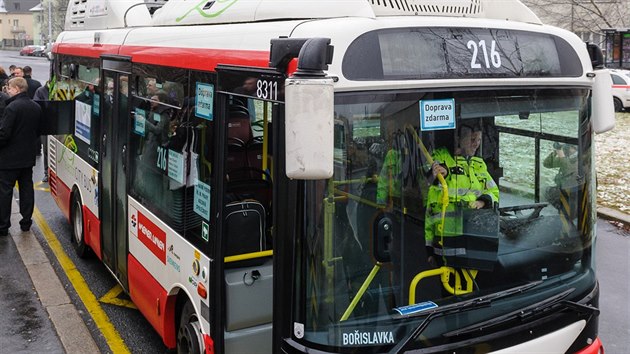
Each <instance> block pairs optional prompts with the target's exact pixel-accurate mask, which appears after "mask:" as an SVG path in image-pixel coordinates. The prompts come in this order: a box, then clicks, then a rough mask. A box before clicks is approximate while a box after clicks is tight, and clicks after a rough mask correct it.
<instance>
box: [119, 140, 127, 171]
mask: <svg viewBox="0 0 630 354" xmlns="http://www.w3.org/2000/svg"><path fill="white" fill-rule="evenodd" d="M120 158H122V168H123V172H126V171H127V163H126V162H127V144H125V145H123V146H122V154H121V155H120Z"/></svg>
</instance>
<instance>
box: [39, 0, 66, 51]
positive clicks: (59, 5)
mask: <svg viewBox="0 0 630 354" xmlns="http://www.w3.org/2000/svg"><path fill="white" fill-rule="evenodd" d="M49 4H50V14H49V13H48V11H49V7H48V5H49ZM67 7H68V1H67V0H43V1H42V10H43V14H42V15H43V21H42V31H43V32H44V33H46V37H48V23H49V20H50V25H51V26H50V29H51V32H52V33H51V38H49V40H50V41H54V40H55V39H56V38H57V36H58V35H59V33H61V32H62V31H63V29H64V25H65V18H66V9H67Z"/></svg>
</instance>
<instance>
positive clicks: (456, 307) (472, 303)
mask: <svg viewBox="0 0 630 354" xmlns="http://www.w3.org/2000/svg"><path fill="white" fill-rule="evenodd" d="M540 283H542V280H538V281H533V282H529V283H527V284H524V285H520V286H517V287H514V288H509V289H506V290H502V291H499V292H496V293H492V294H489V295H487V296H482V297H478V298H474V299H470V300H466V301H462V302H457V303H454V304H449V305H445V306H442V307H437V308H433V309H431V310H426V311H422V312H417V313H413V314H410V315H405V316H394V317H395V318H401V317H405V318H409V317H418V316H424V315H427V314H428V315H427V317H426V318H425V319H424V320H423V321H422V322H420V324H419V325H418V326H417V327H416V328H415V329H414V330H413V331H411V333H409V335H407V336H406V337H405V338H403V339H402V340H401V341H400V342H398V344H397V345H396V346H395V347H393V348H392V349H391V350H390V351H389V353H390V354H393V353H401V352H403V351H404V350H405V348H406V347H407V345H408V344H409V343H410V342H411V341H413V340H414V339H416V338H417V337H418V336H419V335H420V334H421V333H422V332H423V331H424V330H425V329H426V328H427V327H428V326H429V323H431V321H433V320H434V319H435V318H437V317H441V316H446V315H450V314H453V313H462V312H465V311H470V310H474V309H478V308H482V307H487V306H490V304H491V303H492V301H494V300H497V299H500V298H504V297H508V296H511V295H514V294H518V293H522V292H524V291H527V290H529V289H531V288H533V287H535V286H537V285H538V284H540Z"/></svg>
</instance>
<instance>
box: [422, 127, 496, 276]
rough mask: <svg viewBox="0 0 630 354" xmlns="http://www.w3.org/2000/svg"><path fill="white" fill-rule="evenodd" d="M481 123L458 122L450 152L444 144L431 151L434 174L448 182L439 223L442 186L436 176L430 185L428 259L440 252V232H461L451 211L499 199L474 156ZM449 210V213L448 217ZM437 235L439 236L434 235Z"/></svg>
mask: <svg viewBox="0 0 630 354" xmlns="http://www.w3.org/2000/svg"><path fill="white" fill-rule="evenodd" d="M481 138H482V132H481V125H480V123H479V121H474V122H466V123H463V124H461V125H460V126H459V129H458V130H457V132H456V135H455V143H456V148H455V151H454V153H453V154H451V152H450V151H449V150H448V149H447V148H445V147H441V148H438V149H436V150H435V151H434V152H433V154H432V157H433V161H434V163H433V166H432V173H433V177H437V175H438V174H441V175H442V176H443V177H444V179H445V181H446V184H447V186H448V194H449V196H448V201H449V202H448V205H447V208H446V216H445V218H444V226H443V227H444V229H443V230H440V229H441V227H442V186H441V185H440V183H439V181H438V180H437V178H436V179H435V182H434V183H433V185H431V186H430V187H429V193H428V197H427V208H426V218H425V242H426V248H427V255H428V256H429V257H428V261H429V263H431V264H433V265H435V259H434V255H435V254H440V253H441V245H440V244H439V241H440V237H439V236H440V235H442V232H444V236H445V237H446V236H454V235H459V234H461V232H462V230H461V223H458V222H456V219H455V218H454V217H453V216H454V215H455V213H453V212H454V211H455V210H456V208H457V207H462V208H470V209H482V208H492V207H493V206H494V204H495V203H498V202H499V187H498V186H497V184H496V183H495V182H494V180H493V179H492V176H491V175H490V173H489V172H488V167H487V166H486V163H485V162H484V160H483V159H482V158H481V157H479V156H475V154H476V152H477V149H479V146H480V145H481ZM449 214H450V217H449ZM436 236H438V237H436Z"/></svg>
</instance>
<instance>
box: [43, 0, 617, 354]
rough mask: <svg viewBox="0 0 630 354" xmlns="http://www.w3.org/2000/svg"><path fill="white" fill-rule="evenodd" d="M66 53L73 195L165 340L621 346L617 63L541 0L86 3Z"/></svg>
mask: <svg viewBox="0 0 630 354" xmlns="http://www.w3.org/2000/svg"><path fill="white" fill-rule="evenodd" d="M51 72H52V75H53V76H52V78H53V82H54V88H53V90H52V92H51V97H52V99H51V102H50V103H49V105H48V107H49V109H50V112H49V115H48V116H49V120H48V121H49V125H50V128H49V133H51V135H52V137H51V139H49V144H48V149H49V175H50V177H49V178H50V190H51V195H52V196H53V198H54V199H55V201H56V203H57V204H58V206H59V208H60V209H61V211H62V212H63V214H64V215H65V216H66V217H67V219H68V220H69V222H70V224H71V225H72V240H73V243H74V246H75V250H76V252H77V254H78V255H79V256H93V257H97V258H98V259H100V260H101V261H102V262H103V263H104V265H105V266H106V267H107V269H108V270H109V271H110V272H111V274H112V275H113V276H114V277H115V279H116V280H117V281H118V282H119V283H120V285H121V286H122V288H123V289H124V290H125V291H126V292H127V293H128V294H129V296H130V298H131V299H132V300H133V302H134V303H135V304H136V305H137V307H138V309H139V310H140V311H141V312H142V314H143V315H144V316H145V317H146V318H147V320H148V322H150V323H151V325H152V326H153V327H154V328H155V330H156V331H157V332H158V333H159V334H160V336H161V337H162V339H163V341H164V344H165V345H166V347H168V348H172V349H175V348H176V349H177V351H178V352H180V353H202V352H205V353H259V352H260V353H280V352H284V353H299V352H304V353H305V352H309V353H311V352H317V353H404V352H414V353H441V352H448V353H472V352H475V353H490V352H492V353H525V352H540V351H544V352H548V353H581V354H586V353H600V352H603V346H602V343H601V341H600V339H599V337H598V315H599V310H598V299H599V287H598V283H597V277H596V273H595V243H596V229H595V224H596V211H595V209H596V208H595V206H596V204H595V203H596V187H595V186H596V184H595V180H596V178H595V177H596V176H595V159H594V139H593V137H594V134H595V133H600V132H604V131H607V130H609V129H612V128H613V126H614V111H613V107H612V102H611V100H610V97H611V91H610V88H611V81H610V75H609V74H608V72H607V71H606V70H604V69H602V55H601V51H600V50H599V49H598V48H597V47H596V46H594V45H591V44H587V43H584V42H582V41H580V39H579V38H578V37H577V36H575V35H573V34H572V33H569V32H567V31H564V30H562V29H558V28H554V27H550V26H547V25H544V24H542V23H541V21H540V20H539V19H538V17H537V16H536V15H535V14H533V13H532V12H531V11H530V10H529V9H528V8H527V7H525V6H524V5H523V4H522V3H520V2H519V1H516V0H509V1H507V0H506V1H492V0H453V1H430V0H427V1H424V0H423V1H420V0H392V1H380V0H336V1H321V0H320V1H313V0H291V1H289V0H225V1H202V2H190V1H185V0H170V1H168V2H165V3H160V4H157V3H151V2H144V1H141V0H116V1H113V0H111V1H110V0H72V1H70V3H69V5H68V11H67V16H66V23H65V31H64V32H62V33H61V34H60V35H59V36H58V38H57V41H56V43H55V44H54V48H53V61H52V70H51ZM464 127H469V129H470V131H471V133H470V134H469V135H464V133H463V131H464ZM473 130H474V133H475V134H476V132H480V133H479V134H477V135H478V136H479V139H478V141H477V142H476V143H477V144H478V145H477V146H476V147H475V152H474V153H470V154H467V156H459V155H457V154H458V149H461V146H463V144H464V141H465V140H466V139H468V138H465V136H468V137H470V136H472V135H473ZM477 135H475V136H477ZM470 139H472V138H470ZM470 139H468V140H470ZM440 151H441V152H443V155H439V154H438V152H440ZM456 155H457V156H456ZM438 156H447V157H446V158H439V157H438ZM449 156H450V157H449ZM562 158H564V159H566V160H563V161H566V163H564V164H563V165H562V164H553V163H551V162H548V161H550V160H553V159H555V160H560V159H562ZM453 161H455V162H453ZM437 166H443V167H444V169H445V170H446V171H447V173H448V174H451V175H452V176H448V175H447V176H446V177H442V176H441V175H440V176H438V175H434V174H433V173H432V170H433V169H434V168H436V167H437ZM471 166H474V168H473V167H471ZM480 166H481V167H480ZM480 169H482V170H483V171H484V176H483V177H482V176H480V175H477V172H476V171H480ZM445 178H446V179H445ZM447 179H448V181H450V182H447ZM473 179H474V184H473ZM460 181H461V184H460ZM473 185H474V186H476V187H475V188H472V187H471V186H473ZM482 189H483V190H482ZM485 189H492V190H493V191H494V193H496V194H495V197H494V199H485V201H484V203H482V204H483V208H479V209H477V207H478V206H480V205H481V204H477V202H478V201H480V200H482V196H483V195H485V193H486V192H487V191H486V190H485ZM432 196H433V197H432ZM435 196H439V197H437V199H436V198H434V197H435ZM461 196H467V198H469V197H470V196H474V197H473V198H477V199H466V200H467V201H465V199H462V198H463V197H461ZM451 197H452V198H451ZM460 197H461V198H460ZM473 206H477V207H473ZM436 208H437V209H436ZM447 226H448V227H447ZM447 228H448V230H449V231H448V232H447V231H446V229H447ZM436 230H437V231H436Z"/></svg>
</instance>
